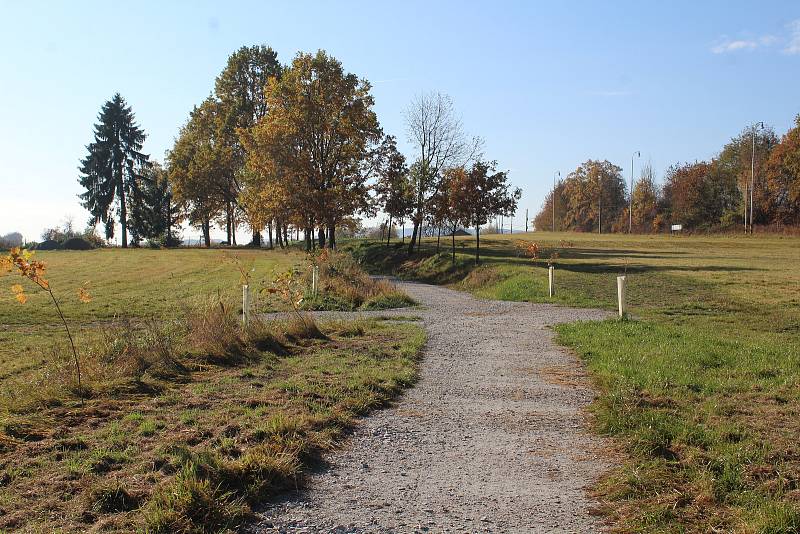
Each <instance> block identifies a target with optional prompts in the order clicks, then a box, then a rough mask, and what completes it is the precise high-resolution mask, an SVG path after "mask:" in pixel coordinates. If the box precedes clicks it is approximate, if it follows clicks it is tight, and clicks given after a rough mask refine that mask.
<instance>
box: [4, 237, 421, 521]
mask: <svg viewBox="0 0 800 534" xmlns="http://www.w3.org/2000/svg"><path fill="white" fill-rule="evenodd" d="M36 257H38V258H40V259H43V260H44V261H46V262H47V268H48V272H47V276H48V278H49V279H50V282H51V284H52V286H53V287H54V288H55V291H56V293H57V295H58V296H59V298H60V299H61V301H62V303H63V308H64V312H65V315H66V316H67V319H68V321H69V323H70V325H71V326H72V327H73V329H74V330H75V331H76V332H77V333H78V336H77V338H78V348H79V352H80V356H81V360H82V366H83V377H84V396H85V397H86V398H85V401H84V403H83V404H81V403H80V402H79V398H78V395H77V393H78V390H77V389H76V387H75V380H74V371H73V368H72V366H71V362H70V359H69V357H68V354H69V353H68V352H67V348H66V346H65V343H66V339H65V336H64V333H63V331H62V330H61V329H60V328H59V325H58V322H57V320H58V318H57V316H56V314H55V313H54V311H53V310H52V309H51V306H50V304H49V303H48V302H47V301H46V300H45V299H44V295H42V294H40V293H37V292H36V291H34V290H32V289H30V287H28V294H29V295H30V300H29V301H28V302H27V303H26V304H24V305H21V304H18V303H17V302H16V301H15V300H13V295H12V293H11V291H10V289H9V288H10V286H11V284H15V283H19V282H21V281H22V280H21V278H20V277H19V276H15V277H11V276H3V277H0V294H2V299H1V300H0V324H2V331H1V333H0V373H1V374H0V531H6V530H23V531H34V532H52V531H69V532H72V531H75V532H81V531H86V530H102V531H121V532H130V531H133V530H147V531H152V532H201V531H202V532H208V531H215V532H216V531H222V530H226V529H232V528H235V527H236V526H237V525H239V524H241V523H242V522H243V521H245V520H246V519H247V516H248V513H249V505H250V504H251V503H254V502H258V501H261V500H263V499H264V498H266V497H269V496H270V495H273V494H275V493H277V492H280V491H282V490H284V489H286V488H293V487H296V486H297V485H299V484H302V483H303V476H302V475H303V472H304V470H305V469H306V468H307V467H308V465H309V464H311V463H313V462H315V461H317V459H318V457H319V455H320V453H321V452H323V451H325V450H328V449H330V448H332V447H335V446H336V444H337V442H338V440H339V439H340V438H341V437H342V436H343V435H344V433H345V432H346V431H347V430H348V429H349V428H350V427H351V425H352V424H353V422H354V420H355V418H356V417H359V416H361V415H364V414H366V413H367V412H369V411H370V410H371V409H374V408H377V407H380V406H382V405H384V404H386V403H387V402H389V401H390V400H391V399H392V398H393V397H394V396H396V395H397V394H398V393H399V392H400V391H401V389H402V388H404V387H407V386H408V385H410V384H411V383H413V382H414V380H415V379H416V376H417V358H418V355H419V353H420V350H421V347H422V345H423V343H424V340H425V336H424V332H423V330H422V329H421V327H419V326H418V325H417V324H416V323H415V320H414V317H413V315H410V316H408V317H406V318H404V320H402V321H384V320H379V319H376V320H370V321H346V322H342V321H338V322H337V321H333V322H331V321H329V322H325V323H320V324H316V323H315V322H314V321H313V319H310V318H309V317H308V316H304V315H303V314H302V313H290V314H288V315H287V316H286V317H285V318H284V317H283V316H281V318H279V319H274V320H270V321H265V320H256V321H253V323H252V324H251V325H250V326H249V327H248V328H242V327H241V326H240V325H241V315H240V314H241V282H240V276H241V275H240V270H239V267H240V266H244V267H245V268H246V270H247V271H248V272H251V276H252V279H253V282H254V283H257V281H259V280H260V279H261V278H265V279H272V277H273V273H274V272H284V271H286V270H287V269H288V268H290V267H292V266H294V265H298V264H299V263H301V262H302V261H304V256H303V255H302V254H300V253H294V252H292V253H283V252H278V251H274V252H267V251H253V250H237V251H230V252H225V251H220V250H127V251H123V250H97V251H89V252H51V253H41V254H37V255H36ZM234 257H235V258H236V259H234ZM337 261H338V262H339V263H337V264H336V265H341V264H344V263H346V262H345V260H337ZM251 269H253V270H251ZM349 272H350V273H351V274H352V275H353V276H355V275H356V274H357V273H355V271H353V268H352V266H351V267H350V271H349ZM353 273H355V274H353ZM86 280H89V281H90V284H89V287H90V291H91V294H92V301H91V302H89V303H86V304H82V303H80V302H79V301H78V299H77V296H76V291H77V288H78V287H80V285H81V284H82V283H83V282H84V281H86ZM323 280H324V281H325V282H326V284H329V285H330V286H331V287H330V288H329V287H328V285H326V286H325V290H326V291H327V290H330V291H333V289H332V288H333V286H334V285H335V286H336V288H339V289H341V290H342V291H348V292H350V293H353V295H349V297H348V298H350V297H352V298H355V297H358V298H359V299H363V303H365V304H367V303H369V305H370V306H372V307H380V305H381V295H382V293H381V291H384V292H386V295H388V296H389V297H390V298H389V299H388V300H387V302H390V303H393V302H397V301H398V300H402V301H404V302H405V303H408V300H407V297H406V298H405V300H404V299H403V298H402V297H403V295H402V294H399V292H397V291H396V290H394V288H392V287H389V286H384V285H382V286H380V287H374V288H372V290H371V293H370V295H369V298H365V296H364V295H361V294H355V293H357V292H354V291H352V288H351V287H350V286H349V285H347V284H346V283H344V282H342V281H340V280H338V281H337V280H334V279H333V278H330V279H329V278H327V277H324V278H323ZM23 283H24V282H23ZM298 284H299V286H302V280H299V281H298ZM336 284H338V285H336ZM301 289H302V287H301ZM331 298H332V297H331ZM348 298H344V297H342V298H338V299H333V298H332V300H335V301H336V303H337V305H340V306H342V305H344V304H343V303H347V302H350V300H348ZM359 302H361V301H359ZM263 304H265V305H271V304H270V303H266V302H265V303H263ZM318 304H319V303H316V304H315V305H318Z"/></svg>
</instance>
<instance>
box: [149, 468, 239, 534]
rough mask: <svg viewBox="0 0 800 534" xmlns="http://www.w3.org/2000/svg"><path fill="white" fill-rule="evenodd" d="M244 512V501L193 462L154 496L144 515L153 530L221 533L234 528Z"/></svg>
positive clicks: (150, 529)
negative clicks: (223, 488) (227, 490)
mask: <svg viewBox="0 0 800 534" xmlns="http://www.w3.org/2000/svg"><path fill="white" fill-rule="evenodd" d="M244 513H245V508H244V506H243V505H242V502H241V500H239V499H236V498H235V497H234V496H233V493H232V492H225V491H223V490H222V489H221V488H220V486H219V484H217V485H214V484H212V482H211V480H210V479H209V478H208V477H206V476H203V474H202V473H201V469H200V468H199V466H198V465H197V464H195V463H194V462H191V461H190V462H188V463H187V464H186V465H184V466H183V468H182V469H181V471H180V472H179V473H178V474H177V475H176V476H175V479H174V480H173V481H172V482H171V483H170V484H167V485H166V486H164V487H162V488H161V489H160V490H159V491H157V492H156V493H155V495H153V498H152V499H150V501H149V502H148V505H147V508H146V509H145V512H144V517H145V522H146V523H147V526H148V531H151V532H163V533H167V532H170V533H171V532H209V531H210V532H220V531H224V530H228V529H232V528H234V527H235V526H236V525H237V524H238V523H239V522H240V521H241V520H242V518H243V517H244Z"/></svg>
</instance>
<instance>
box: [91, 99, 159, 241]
mask: <svg viewBox="0 0 800 534" xmlns="http://www.w3.org/2000/svg"><path fill="white" fill-rule="evenodd" d="M145 137H146V136H145V133H144V130H142V129H141V128H139V126H138V125H137V124H136V122H135V120H134V115H133V111H131V108H130V106H128V105H127V104H126V102H125V99H124V98H122V96H120V94H119V93H117V94H115V95H114V97H113V98H112V99H111V100H109V101H108V102H106V103H105V104H103V107H102V109H101V110H100V115H99V116H98V123H97V124H95V126H94V142H92V143H90V144H89V145H88V146H87V147H86V148H87V150H88V152H89V153H88V155H87V156H86V158H85V159H83V160H81V166H80V172H81V176H80V178H79V182H80V184H81V185H82V186H83V187H85V188H86V192H85V193H83V194H81V195H80V197H81V199H82V200H83V206H84V207H85V208H86V209H87V210H89V213H91V215H92V221H91V222H92V224H97V223H99V222H101V221H102V222H103V223H104V224H105V228H106V238H107V239H110V238H112V237H113V236H114V222H115V214H114V211H115V210H114V208H117V212H118V215H119V222H120V226H121V227H122V246H123V247H127V246H128V229H129V226H128V225H129V221H128V210H129V208H131V207H132V206H133V205H136V209H139V208H141V206H138V204H139V203H140V202H142V199H143V198H144V195H143V194H142V191H141V183H142V169H144V168H146V167H147V166H148V165H149V161H148V156H147V155H146V154H143V153H142V152H141V150H142V144H143V143H144V140H145Z"/></svg>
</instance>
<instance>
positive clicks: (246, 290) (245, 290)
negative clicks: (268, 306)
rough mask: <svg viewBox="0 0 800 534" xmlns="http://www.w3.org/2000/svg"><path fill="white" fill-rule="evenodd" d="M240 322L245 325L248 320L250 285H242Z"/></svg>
mask: <svg viewBox="0 0 800 534" xmlns="http://www.w3.org/2000/svg"><path fill="white" fill-rule="evenodd" d="M242 322H243V323H244V325H245V326H247V324H248V323H249V322H250V286H248V285H243V286H242Z"/></svg>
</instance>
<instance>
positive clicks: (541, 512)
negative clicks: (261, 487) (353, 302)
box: [247, 283, 608, 533]
mask: <svg viewBox="0 0 800 534" xmlns="http://www.w3.org/2000/svg"><path fill="white" fill-rule="evenodd" d="M398 285H400V286H401V289H403V290H405V291H406V292H407V293H408V294H410V295H411V296H412V297H414V298H415V299H417V300H418V301H419V302H420V303H421V304H423V307H422V308H421V309H415V310H399V311H398V312H395V313H398V314H401V315H419V316H421V317H422V318H423V321H424V325H425V328H426V330H427V331H428V343H427V345H426V349H425V354H424V359H423V361H422V365H421V380H420V381H419V382H418V383H417V385H416V386H415V387H414V388H412V389H410V390H409V391H408V392H407V393H406V394H405V395H404V396H403V397H402V398H401V399H400V401H399V402H398V403H397V404H396V405H395V406H394V407H392V408H389V409H386V410H382V411H379V412H376V413H373V414H372V415H370V416H369V417H367V418H365V419H364V420H362V422H361V423H360V424H359V426H358V427H357V429H356V430H355V432H354V434H353V435H352V437H351V438H350V439H349V440H348V441H347V443H345V445H344V446H343V448H342V450H340V451H338V452H336V453H334V454H332V455H331V457H330V458H329V459H328V460H329V465H327V466H325V467H324V468H321V469H320V470H319V471H318V472H315V473H311V474H310V476H309V480H308V484H307V488H308V489H307V490H304V491H300V492H297V493H292V494H289V495H287V496H285V497H284V498H283V499H282V500H280V501H277V502H272V503H268V504H267V505H265V507H264V508H263V509H262V510H261V511H260V515H261V519H260V521H259V522H258V523H256V524H254V525H251V526H250V527H249V528H248V529H247V530H248V531H249V532H340V533H361V532H581V533H583V532H597V531H600V530H602V525H601V524H600V522H599V520H598V519H597V518H596V517H594V516H593V515H592V514H591V509H592V507H593V506H594V505H595V504H596V503H595V502H594V501H593V500H592V499H591V497H590V496H589V495H588V494H587V492H586V487H587V486H588V485H590V484H591V483H592V481H593V480H594V479H595V478H596V477H597V476H598V475H599V474H600V473H601V472H602V471H603V470H604V469H605V468H607V467H608V461H607V460H605V459H604V457H607V456H606V455H604V454H603V443H602V441H600V440H599V439H598V438H596V437H594V436H592V435H591V434H589V433H588V431H587V430H586V420H585V410H584V408H585V407H586V405H587V404H589V403H590V402H591V400H592V398H593V392H592V390H591V389H590V388H589V386H588V384H587V381H586V377H585V375H584V374H583V372H582V369H581V367H580V364H579V363H578V361H577V359H576V358H575V356H573V355H571V354H570V353H568V352H566V351H565V350H563V349H562V348H559V347H558V346H556V345H555V344H554V342H553V340H552V339H553V332H552V331H551V330H550V329H549V328H548V327H549V326H550V325H553V324H556V323H559V322H565V321H575V320H579V319H602V318H604V317H607V314H606V313H605V312H602V311H597V310H586V309H572V308H564V307H557V306H550V305H541V304H528V303H520V302H500V301H488V300H479V299H476V298H474V297H472V296H471V295H469V294H467V293H463V292H458V291H453V290H450V289H446V288H443V287H437V286H430V285H426V284H416V283H400V284H398ZM380 314H381V315H389V314H390V313H387V312H381V313H380Z"/></svg>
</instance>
